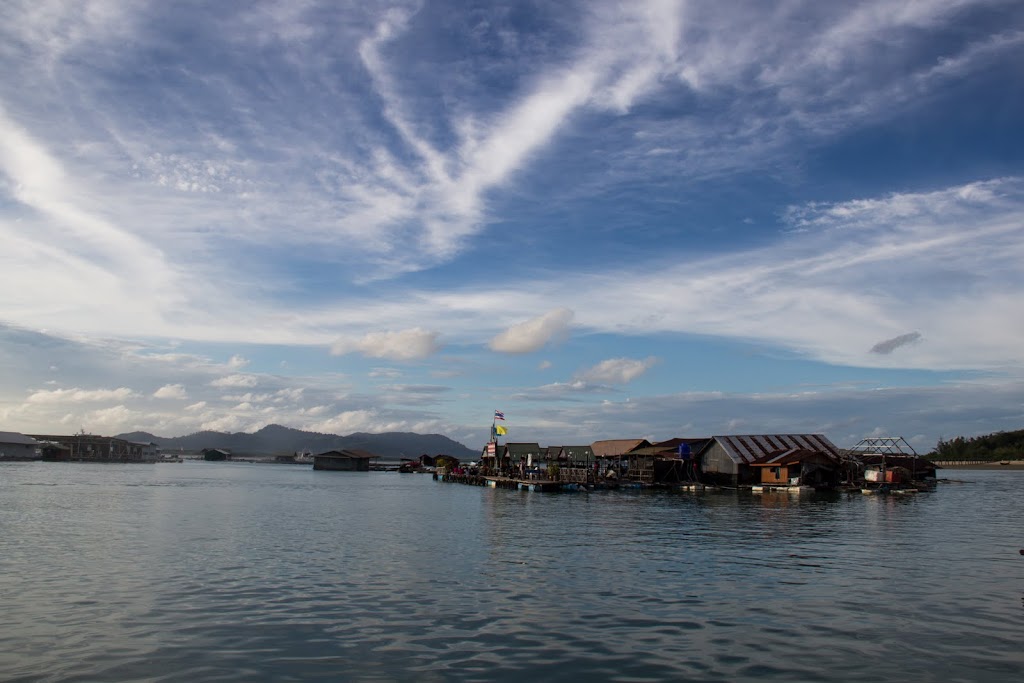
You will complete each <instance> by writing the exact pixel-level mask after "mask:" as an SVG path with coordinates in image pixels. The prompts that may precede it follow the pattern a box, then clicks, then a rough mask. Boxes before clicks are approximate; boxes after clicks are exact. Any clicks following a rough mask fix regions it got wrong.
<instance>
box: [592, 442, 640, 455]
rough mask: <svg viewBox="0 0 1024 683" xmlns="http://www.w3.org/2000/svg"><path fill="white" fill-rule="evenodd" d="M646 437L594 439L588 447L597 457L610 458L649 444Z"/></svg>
mask: <svg viewBox="0 0 1024 683" xmlns="http://www.w3.org/2000/svg"><path fill="white" fill-rule="evenodd" d="M650 445H651V444H650V442H648V441H647V439H608V440H606V441H595V442H594V443H592V444H590V449H591V450H592V451H593V452H594V455H595V456H597V457H598V458H610V457H614V456H617V455H625V454H626V453H629V452H630V451H632V450H633V449H636V448H645V447H647V446H650Z"/></svg>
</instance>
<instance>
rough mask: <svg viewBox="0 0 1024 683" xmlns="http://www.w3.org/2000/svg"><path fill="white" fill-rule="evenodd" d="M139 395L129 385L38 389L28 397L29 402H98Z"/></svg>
mask: <svg viewBox="0 0 1024 683" xmlns="http://www.w3.org/2000/svg"><path fill="white" fill-rule="evenodd" d="M136 396H138V394H136V393H135V392H134V391H132V390H131V389H128V388H127V387H121V388H119V389H91V390H90V389H77V388H75V389H53V390H50V391H47V390H41V391H36V392H34V393H33V394H31V395H30V396H29V397H28V399H27V400H28V402H29V403H98V402H102V401H123V400H125V399H128V398H134V397H136Z"/></svg>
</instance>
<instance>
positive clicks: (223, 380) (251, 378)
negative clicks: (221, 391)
mask: <svg viewBox="0 0 1024 683" xmlns="http://www.w3.org/2000/svg"><path fill="white" fill-rule="evenodd" d="M258 383H259V379H258V378H257V377H256V375H227V376H226V377H218V378H217V379H215V380H213V381H212V382H210V386H211V387H231V388H246V387H254V386H256V385H257V384H258Z"/></svg>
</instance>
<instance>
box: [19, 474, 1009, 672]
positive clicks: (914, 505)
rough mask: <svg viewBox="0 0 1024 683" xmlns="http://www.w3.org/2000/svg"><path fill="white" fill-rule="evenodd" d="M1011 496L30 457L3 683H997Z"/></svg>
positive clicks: (989, 490)
mask: <svg viewBox="0 0 1024 683" xmlns="http://www.w3.org/2000/svg"><path fill="white" fill-rule="evenodd" d="M971 476H972V477H974V476H975V475H974V474H973V473H972V474H971ZM1021 484H1024V477H1021V476H1020V475H1019V474H1017V475H1015V474H1013V473H999V474H997V475H987V476H986V475H984V474H983V475H979V476H977V477H976V481H975V482H974V484H972V486H961V487H940V488H939V490H938V491H936V492H934V493H932V494H929V495H927V496H919V497H917V498H914V499H899V500H897V499H885V498H876V497H865V496H851V497H842V496H831V497H825V498H820V499H819V498H815V497H810V498H807V499H805V498H798V499H794V498H792V497H784V498H773V497H761V498H759V497H755V496H744V495H737V494H735V493H726V494H722V493H707V494H701V495H690V494H671V493H659V494H653V495H652V494H648V493H645V492H622V493H616V492H602V493H596V494H590V495H586V496H582V495H578V496H577V495H566V496H560V495H540V494H528V493H522V492H512V491H497V490H491V489H482V488H475V487H465V486H457V485H446V484H439V483H435V482H433V481H431V480H430V479H429V478H427V477H402V476H398V475H391V474H375V473H371V474H369V475H358V476H346V475H345V474H339V473H314V472H312V471H311V470H308V469H306V468H287V467H272V466H267V467H257V466H247V467H241V466H237V465H221V464H216V463H183V464H182V465H175V466H174V467H173V468H170V467H160V468H131V467H119V466H111V467H103V468H90V467H84V468H82V467H76V466H73V465H60V464H55V465H50V464H47V465H42V464H39V465H36V464H32V465H30V466H27V467H20V468H14V469H12V470H10V471H7V470H5V479H4V484H3V486H2V487H0V524H3V531H4V533H3V534H2V536H0V563H2V568H3V570H4V571H3V572H0V594H2V595H3V597H4V609H3V610H0V678H2V679H3V680H13V681H18V680H25V681H28V680H32V681H39V680H43V681H45V680H51V681H57V680H60V681H65V680H83V681H84V680H104V681H128V680H151V681H161V680H167V681H177V680H183V679H188V678H194V679H196V680H214V681H218V680H219V681H257V680H273V681H278V680H310V679H317V678H322V679H326V680H337V679H339V678H344V679H346V680H355V681H360V680H366V681H375V680H381V681H393V680H416V681H431V680H436V681H448V680H464V681H476V680H480V681H495V680H497V681H501V680H510V681H511V680H515V681H519V680H523V679H524V678H531V677H532V678H539V679H542V680H550V681H561V680H567V681H568V680H573V681H576V680H580V679H587V678H593V679H597V680H617V681H649V680H722V681H734V680H755V679H757V680H761V679H775V680H807V681H815V680H851V681H858V680H860V681H903V680H924V681H927V680H933V681H939V680H943V681H944V680H980V679H984V680H1014V674H1016V673H1019V672H1020V671H1021V669H1022V665H1024V659H1022V656H1021V650H1020V648H1019V635H1020V633H1021V627H1022V615H1024V608H1022V604H1021V598H1022V591H1024V558H1020V557H1019V556H1018V555H1016V551H1017V548H1019V547H1020V545H1021V541H1020V538H1019V533H1020V532H1019V527H1018V525H1017V522H1016V521H1015V520H1019V519H1020V518H1021V513H1022V512H1024V502H1022V499H1024V497H1022V496H1020V495H1019V492H1020V485H1021ZM937 643H940V644H941V647H939V646H937ZM879 662H885V666H884V667H880V666H878V663H879Z"/></svg>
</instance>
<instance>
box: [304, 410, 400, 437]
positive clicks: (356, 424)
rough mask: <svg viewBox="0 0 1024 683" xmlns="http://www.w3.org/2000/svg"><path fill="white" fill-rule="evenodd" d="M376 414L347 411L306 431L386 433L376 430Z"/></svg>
mask: <svg viewBox="0 0 1024 683" xmlns="http://www.w3.org/2000/svg"><path fill="white" fill-rule="evenodd" d="M378 424H379V423H378V416H377V412H376V411H373V410H347V411H345V412H342V413H338V414H337V415H335V416H334V417H332V418H330V419H327V420H323V421H321V422H316V423H313V424H312V425H310V426H309V427H308V428H307V429H309V430H311V431H314V432H322V433H325V434H351V433H352V432H377V431H386V430H383V429H379V428H378Z"/></svg>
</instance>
